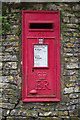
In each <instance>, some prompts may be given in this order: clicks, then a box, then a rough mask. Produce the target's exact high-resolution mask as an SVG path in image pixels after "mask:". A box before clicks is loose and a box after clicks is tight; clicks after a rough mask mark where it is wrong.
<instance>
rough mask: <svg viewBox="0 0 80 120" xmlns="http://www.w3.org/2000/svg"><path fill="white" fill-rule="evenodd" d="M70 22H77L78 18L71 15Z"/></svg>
mask: <svg viewBox="0 0 80 120" xmlns="http://www.w3.org/2000/svg"><path fill="white" fill-rule="evenodd" d="M70 22H71V23H79V20H78V19H77V18H75V17H71V18H70Z"/></svg>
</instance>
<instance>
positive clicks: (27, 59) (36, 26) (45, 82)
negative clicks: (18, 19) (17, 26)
mask: <svg viewBox="0 0 80 120" xmlns="http://www.w3.org/2000/svg"><path fill="white" fill-rule="evenodd" d="M22 21H23V24H22V25H23V29H22V30H23V34H22V37H23V42H22V58H23V60H22V61H23V64H22V65H23V87H22V88H23V90H22V100H23V102H35V101H36V102H37V101H60V13H59V11H23V17H22Z"/></svg>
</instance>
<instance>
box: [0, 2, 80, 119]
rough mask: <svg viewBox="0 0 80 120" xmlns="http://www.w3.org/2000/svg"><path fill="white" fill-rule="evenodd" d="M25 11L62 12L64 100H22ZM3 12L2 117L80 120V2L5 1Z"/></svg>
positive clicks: (0, 45)
mask: <svg viewBox="0 0 80 120" xmlns="http://www.w3.org/2000/svg"><path fill="white" fill-rule="evenodd" d="M22 10H46V11H47V10H49V11H57V10H58V11H60V25H61V26H60V28H61V29H60V30H61V31H60V42H61V50H60V54H61V62H60V64H61V100H60V102H33V103H32V102H31V103H23V102H22V38H21V34H22V30H21V27H22V26H21V24H22V20H21V19H22V15H21V11H22ZM2 14H3V28H2V30H3V33H2V35H3V37H2V39H0V98H1V97H2V95H3V97H2V98H1V100H0V102H1V103H0V107H2V109H3V110H2V116H3V119H2V120H80V112H79V111H80V72H79V71H80V63H79V61H80V32H79V31H80V4H79V3H78V2H76V3H74V2H73V3H65V2H61V3H59V2H57V3H56V2H54V3H7V2H6V3H3V11H2ZM1 93H2V95H1ZM0 111H1V110H0Z"/></svg>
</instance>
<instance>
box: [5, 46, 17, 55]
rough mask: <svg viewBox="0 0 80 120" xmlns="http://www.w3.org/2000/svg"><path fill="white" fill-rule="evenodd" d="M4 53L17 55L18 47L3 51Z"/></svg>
mask: <svg viewBox="0 0 80 120" xmlns="http://www.w3.org/2000/svg"><path fill="white" fill-rule="evenodd" d="M5 51H6V52H11V53H13V54H14V53H17V52H18V51H19V48H18V47H8V48H6V49H5Z"/></svg>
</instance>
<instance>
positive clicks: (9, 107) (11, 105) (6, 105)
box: [2, 103, 15, 109]
mask: <svg viewBox="0 0 80 120" xmlns="http://www.w3.org/2000/svg"><path fill="white" fill-rule="evenodd" d="M14 107H15V104H10V103H3V104H2V108H5V109H14Z"/></svg>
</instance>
